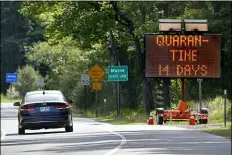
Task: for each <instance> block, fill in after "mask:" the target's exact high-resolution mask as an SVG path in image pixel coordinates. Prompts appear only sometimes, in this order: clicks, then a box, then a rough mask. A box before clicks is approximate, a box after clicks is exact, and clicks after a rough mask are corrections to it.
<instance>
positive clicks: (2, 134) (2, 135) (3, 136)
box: [1, 129, 6, 140]
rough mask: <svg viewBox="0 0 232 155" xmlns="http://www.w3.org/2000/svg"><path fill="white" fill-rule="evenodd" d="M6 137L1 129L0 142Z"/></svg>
mask: <svg viewBox="0 0 232 155" xmlns="http://www.w3.org/2000/svg"><path fill="white" fill-rule="evenodd" d="M5 137H6V132H5V130H3V129H1V140H3V139H5Z"/></svg>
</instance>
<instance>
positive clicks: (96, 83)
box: [92, 82, 102, 90]
mask: <svg viewBox="0 0 232 155" xmlns="http://www.w3.org/2000/svg"><path fill="white" fill-rule="evenodd" d="M101 88H102V85H101V83H99V82H94V83H93V84H92V90H101Z"/></svg>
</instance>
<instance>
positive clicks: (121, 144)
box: [104, 129, 126, 155]
mask: <svg viewBox="0 0 232 155" xmlns="http://www.w3.org/2000/svg"><path fill="white" fill-rule="evenodd" d="M106 131H108V132H110V133H112V134H115V135H117V136H119V137H120V138H121V143H120V144H119V145H118V146H117V147H116V148H114V149H113V150H110V151H109V152H107V153H105V154H104V155H113V154H114V153H116V152H117V151H119V150H120V149H121V148H122V146H123V145H125V144H126V137H124V136H123V135H121V134H120V133H117V132H115V131H113V130H110V129H108V130H106Z"/></svg>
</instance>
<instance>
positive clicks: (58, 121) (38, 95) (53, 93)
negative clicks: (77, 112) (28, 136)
mask: <svg viewBox="0 0 232 155" xmlns="http://www.w3.org/2000/svg"><path fill="white" fill-rule="evenodd" d="M14 106H19V109H18V134H25V130H26V129H28V130H39V129H50V128H65V131H66V132H73V121H72V109H71V105H70V103H69V102H67V100H66V98H65V97H64V95H63V94H62V93H61V92H60V91H57V90H45V91H31V92H27V93H26V95H25V97H24V99H23V100H22V102H21V103H20V102H16V103H14Z"/></svg>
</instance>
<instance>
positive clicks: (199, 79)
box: [197, 78, 203, 111]
mask: <svg viewBox="0 0 232 155" xmlns="http://www.w3.org/2000/svg"><path fill="white" fill-rule="evenodd" d="M197 82H198V83H199V102H200V109H199V110H198V111H200V110H201V109H202V92H201V83H202V82H203V79H201V78H198V79H197Z"/></svg>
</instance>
